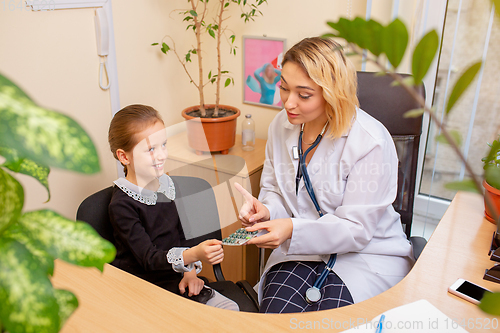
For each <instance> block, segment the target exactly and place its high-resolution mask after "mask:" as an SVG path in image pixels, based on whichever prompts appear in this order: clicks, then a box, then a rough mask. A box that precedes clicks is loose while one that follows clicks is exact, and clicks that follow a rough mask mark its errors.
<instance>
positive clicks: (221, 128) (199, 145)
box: [152, 0, 267, 154]
mask: <svg viewBox="0 0 500 333" xmlns="http://www.w3.org/2000/svg"><path fill="white" fill-rule="evenodd" d="M187 1H188V5H189V6H190V7H189V8H187V9H185V10H180V14H182V15H183V16H184V19H183V21H184V22H186V23H187V27H186V30H188V31H192V32H193V33H194V36H195V38H196V46H194V47H193V48H192V49H189V50H188V51H187V52H186V53H185V55H184V56H181V55H180V54H179V51H178V50H177V49H176V46H175V42H174V40H173V39H172V38H171V37H170V36H165V38H167V39H168V40H169V44H167V43H165V41H162V42H161V43H153V44H152V45H158V46H160V49H161V51H162V52H163V53H165V54H167V53H168V52H169V51H172V52H173V53H174V54H175V55H176V57H177V60H178V61H179V63H180V64H181V65H182V67H183V69H184V71H185V73H186V75H187V76H188V77H189V79H190V82H191V83H193V85H194V86H195V87H196V89H197V90H198V94H199V98H200V104H199V105H196V106H191V107H188V108H186V109H184V110H183V111H182V116H183V117H184V118H185V119H186V120H187V121H188V125H187V130H188V141H189V145H190V146H191V147H192V148H193V149H195V150H196V152H197V153H201V152H202V151H207V150H208V151H220V152H221V153H222V154H227V153H228V151H229V148H231V147H232V146H234V142H235V134H236V118H237V117H238V116H239V115H240V111H239V110H238V109H237V108H235V107H232V106H228V105H221V104H220V103H219V102H220V92H221V86H222V81H223V80H224V87H227V86H228V85H230V84H231V83H233V84H234V79H233V78H232V77H230V76H229V75H228V74H229V72H228V71H227V70H223V66H222V55H221V42H222V39H224V38H225V39H227V41H228V43H229V45H230V53H232V54H233V55H236V46H234V41H235V39H236V36H235V35H234V34H231V35H230V36H227V35H228V34H229V31H230V30H229V29H228V24H227V19H228V18H229V10H230V9H231V7H235V6H238V7H239V8H240V9H241V18H242V19H243V20H244V21H245V22H248V21H250V20H252V21H253V20H254V18H255V17H256V16H259V15H262V12H260V11H259V6H261V5H262V4H263V3H265V2H267V0H254V1H252V2H251V1H247V0H213V1H212V2H210V4H214V6H212V7H214V8H210V7H211V6H210V5H209V1H208V0H187ZM211 13H215V14H213V16H211ZM207 35H208V36H210V37H212V38H214V39H215V50H214V51H215V52H216V55H217V67H216V70H215V71H212V70H210V71H209V72H208V75H207V76H205V75H206V74H205V73H206V72H205V68H204V66H203V55H204V54H206V53H207V51H206V50H205V49H203V48H202V45H203V38H204V37H205V36H207ZM165 38H164V40H165ZM191 56H196V57H197V60H198V71H197V76H195V75H193V74H191V72H190V71H189V70H188V66H187V65H188V63H189V62H191ZM209 83H211V84H213V83H215V85H216V93H215V103H214V104H206V103H205V95H204V88H205V86H206V85H207V84H209Z"/></svg>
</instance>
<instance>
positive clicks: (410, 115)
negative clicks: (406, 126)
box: [403, 109, 425, 118]
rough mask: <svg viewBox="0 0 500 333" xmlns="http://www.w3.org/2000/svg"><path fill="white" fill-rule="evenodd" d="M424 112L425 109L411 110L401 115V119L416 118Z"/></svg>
mask: <svg viewBox="0 0 500 333" xmlns="http://www.w3.org/2000/svg"><path fill="white" fill-rule="evenodd" d="M424 112H425V109H413V110H410V111H407V112H405V113H404V114H403V118H417V117H420V116H421V115H423V114H424Z"/></svg>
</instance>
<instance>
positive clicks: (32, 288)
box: [0, 238, 60, 333]
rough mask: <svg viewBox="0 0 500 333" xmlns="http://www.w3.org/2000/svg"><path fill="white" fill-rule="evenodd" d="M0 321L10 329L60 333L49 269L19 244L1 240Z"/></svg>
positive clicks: (13, 330)
mask: <svg viewBox="0 0 500 333" xmlns="http://www.w3.org/2000/svg"><path fill="white" fill-rule="evenodd" d="M0 262H1V263H2V264H1V265H0V304H2V306H1V307H0V321H1V322H2V324H3V325H4V326H5V329H6V330H7V331H9V332H37V333H38V332H40V333H45V332H47V333H49V332H58V331H59V328H60V319H59V306H58V304H57V300H56V298H55V296H54V289H53V288H52V284H51V283H50V281H49V279H48V277H47V274H46V268H45V267H43V266H42V265H41V264H40V263H39V262H38V261H37V260H36V258H35V257H33V255H31V253H30V252H29V251H28V250H27V249H26V248H25V247H24V246H23V245H22V244H20V243H18V242H16V241H14V240H11V239H6V238H3V239H1V241H0Z"/></svg>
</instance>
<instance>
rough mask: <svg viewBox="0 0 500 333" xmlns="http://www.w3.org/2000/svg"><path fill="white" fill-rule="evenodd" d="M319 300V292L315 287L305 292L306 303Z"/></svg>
mask: <svg viewBox="0 0 500 333" xmlns="http://www.w3.org/2000/svg"><path fill="white" fill-rule="evenodd" d="M320 299H321V292H320V291H319V289H318V288H316V287H311V288H309V289H307V290H306V302H307V303H309V304H312V303H316V302H317V301H319V300H320Z"/></svg>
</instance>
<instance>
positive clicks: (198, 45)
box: [191, 1, 207, 117]
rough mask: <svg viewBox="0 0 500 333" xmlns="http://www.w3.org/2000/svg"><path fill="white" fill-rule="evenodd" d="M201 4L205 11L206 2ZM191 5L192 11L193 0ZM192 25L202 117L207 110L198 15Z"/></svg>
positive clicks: (193, 6) (194, 7) (194, 8)
mask: <svg viewBox="0 0 500 333" xmlns="http://www.w3.org/2000/svg"><path fill="white" fill-rule="evenodd" d="M203 5H204V6H205V8H204V9H203V13H205V10H206V6H207V3H206V2H204V3H203ZM191 7H192V8H193V10H194V11H196V7H197V5H196V6H195V4H194V1H191ZM193 20H194V26H195V35H196V55H197V56H198V69H199V70H198V78H199V83H198V92H199V93H200V112H201V116H202V117H206V115H207V111H206V110H205V97H204V95H203V63H202V56H201V22H200V20H199V19H198V16H194V17H193Z"/></svg>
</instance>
